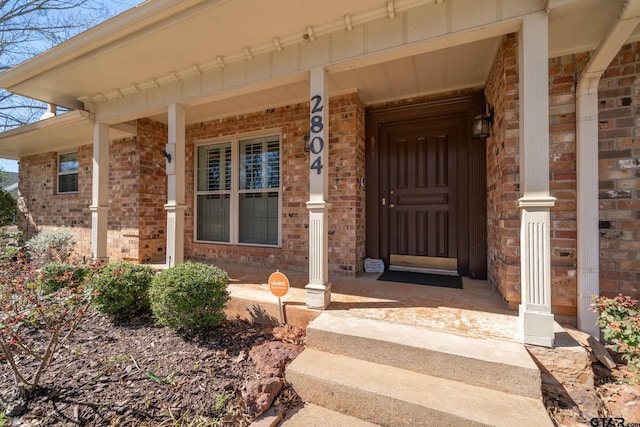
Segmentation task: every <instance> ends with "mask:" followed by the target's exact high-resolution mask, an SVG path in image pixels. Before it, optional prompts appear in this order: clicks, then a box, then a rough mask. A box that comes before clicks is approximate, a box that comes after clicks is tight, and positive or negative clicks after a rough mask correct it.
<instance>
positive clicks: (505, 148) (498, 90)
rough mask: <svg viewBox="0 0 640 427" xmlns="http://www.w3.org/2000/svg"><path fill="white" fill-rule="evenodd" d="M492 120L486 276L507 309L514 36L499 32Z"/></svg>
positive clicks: (511, 254)
mask: <svg viewBox="0 0 640 427" xmlns="http://www.w3.org/2000/svg"><path fill="white" fill-rule="evenodd" d="M485 96H486V97H487V101H488V102H489V104H490V105H491V106H492V107H493V108H494V114H495V120H494V122H493V125H492V130H491V137H490V138H488V139H487V247H488V253H487V259H488V264H489V265H488V277H487V278H488V281H489V283H491V284H493V285H494V286H495V287H496V289H498V291H499V292H500V294H501V295H502V296H503V297H504V298H505V299H506V300H507V302H508V303H509V306H510V307H511V308H516V307H517V305H518V304H519V303H520V209H519V207H518V198H519V197H520V167H519V162H520V157H519V146H518V144H519V138H518V134H519V130H518V127H519V120H518V39H517V36H516V35H515V34H510V35H507V36H505V38H504V40H503V42H502V45H501V46H500V49H499V51H498V54H497V55H496V59H495V62H494V64H493V67H492V69H491V73H490V74H489V78H488V81H487V86H486V88H485Z"/></svg>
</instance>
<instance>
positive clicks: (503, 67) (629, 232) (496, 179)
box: [485, 35, 640, 322]
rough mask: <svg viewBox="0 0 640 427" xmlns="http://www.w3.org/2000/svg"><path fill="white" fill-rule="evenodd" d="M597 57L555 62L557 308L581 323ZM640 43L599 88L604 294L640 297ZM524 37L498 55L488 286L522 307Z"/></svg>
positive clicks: (491, 86) (511, 38)
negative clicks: (583, 80) (584, 154)
mask: <svg viewBox="0 0 640 427" xmlns="http://www.w3.org/2000/svg"><path fill="white" fill-rule="evenodd" d="M588 60H589V53H579V54H573V55H566V56H562V57H558V58H552V59H550V60H549V156H550V168H549V174H550V176H549V178H550V184H549V185H550V193H551V196H553V197H555V198H556V199H557V200H556V205H555V206H554V207H553V208H552V209H551V281H552V282H551V303H552V310H553V312H554V313H555V314H556V316H557V317H558V318H559V319H561V320H564V321H568V322H575V316H576V311H577V301H576V298H577V283H576V262H577V261H576V250H577V242H576V115H575V105H576V95H575V93H576V85H577V79H578V78H579V76H580V73H581V72H582V70H583V69H584V67H585V65H586V64H587V62H588ZM639 68H640V44H638V43H632V44H629V45H626V46H624V47H623V48H622V49H621V50H620V52H619V53H618V55H617V56H616V58H615V59H614V60H613V61H612V63H611V64H610V66H609V67H608V68H607V70H606V71H605V74H604V76H603V78H602V80H601V82H600V90H599V127H600V130H599V135H598V137H599V171H598V173H599V180H600V184H599V198H600V289H601V294H603V295H610V296H612V295H617V294H618V293H624V294H627V295H631V296H633V297H635V298H638V297H640V142H639V141H640V139H639V138H640V122H638V121H637V118H636V117H637V115H638V112H639V109H638V105H639V104H640V97H639V96H638V95H639V94H640V84H638V83H637V71H638V69H639ZM517 79H518V71H517V36H516V35H508V36H506V37H505V39H504V41H503V44H502V46H501V48H500V50H499V52H498V55H497V57H496V61H495V63H494V65H493V68H492V71H491V74H490V77H489V80H488V83H487V87H486V89H485V93H486V96H487V99H488V100H489V102H490V103H491V105H493V106H494V107H495V110H496V120H495V122H494V124H493V135H492V137H491V138H489V140H488V141H487V169H488V172H487V186H488V232H489V241H488V246H489V254H488V255H489V281H490V282H491V283H492V284H493V285H494V286H496V288H497V289H498V290H499V291H500V293H501V294H502V295H503V296H504V297H505V299H506V300H507V301H508V303H509V305H510V306H512V307H513V308H515V307H516V306H517V304H519V302H520V268H519V266H520V255H519V232H520V219H519V218H520V212H519V210H518V208H517V198H518V197H519V191H518V190H519V188H518V182H519V168H518V164H519V158H518V151H519V150H518V136H517V133H518V109H517V108H518V107H517V99H518V94H517Z"/></svg>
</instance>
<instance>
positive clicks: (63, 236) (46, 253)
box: [25, 230, 76, 265]
mask: <svg viewBox="0 0 640 427" xmlns="http://www.w3.org/2000/svg"><path fill="white" fill-rule="evenodd" d="M75 244H76V241H75V240H74V238H73V236H72V235H71V233H69V232H68V231H65V230H52V231H43V232H40V233H38V234H36V235H35V236H33V237H32V238H31V239H29V240H28V241H27V243H26V244H25V247H26V249H27V252H28V253H29V255H30V256H31V260H32V261H34V262H35V263H37V264H38V265H44V264H49V263H51V262H65V261H67V260H68V259H69V257H70V256H71V252H72V251H73V247H74V246H75Z"/></svg>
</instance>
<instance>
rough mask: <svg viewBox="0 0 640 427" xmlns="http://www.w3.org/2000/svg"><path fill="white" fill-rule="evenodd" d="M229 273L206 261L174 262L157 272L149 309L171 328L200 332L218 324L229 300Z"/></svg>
mask: <svg viewBox="0 0 640 427" xmlns="http://www.w3.org/2000/svg"><path fill="white" fill-rule="evenodd" d="M228 283H229V276H227V273H226V272H225V271H223V270H220V269H219V268H217V267H213V266H210V265H205V264H198V263H191V262H187V263H184V264H177V265H175V266H173V267H171V268H169V269H167V270H165V271H163V272H161V273H160V274H158V275H157V276H156V277H155V278H154V279H153V283H152V284H151V288H150V289H149V299H150V301H151V311H152V312H153V314H154V315H155V317H156V319H157V320H158V322H159V323H160V324H162V325H165V326H168V327H170V328H173V329H184V330H187V331H192V332H200V331H202V330H204V329H206V328H208V327H211V326H217V325H219V324H221V323H222V322H223V321H224V320H225V318H226V315H225V313H224V305H225V304H226V302H227V301H228V300H229V291H228V290H227V285H228Z"/></svg>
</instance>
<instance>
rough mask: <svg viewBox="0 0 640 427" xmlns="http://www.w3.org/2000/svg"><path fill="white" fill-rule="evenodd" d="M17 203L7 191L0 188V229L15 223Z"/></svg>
mask: <svg viewBox="0 0 640 427" xmlns="http://www.w3.org/2000/svg"><path fill="white" fill-rule="evenodd" d="M17 214H18V203H17V202H16V199H14V198H13V196H11V194H9V192H8V191H6V190H4V189H3V188H0V227H4V226H6V225H11V224H14V223H15V222H16V215H17Z"/></svg>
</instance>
